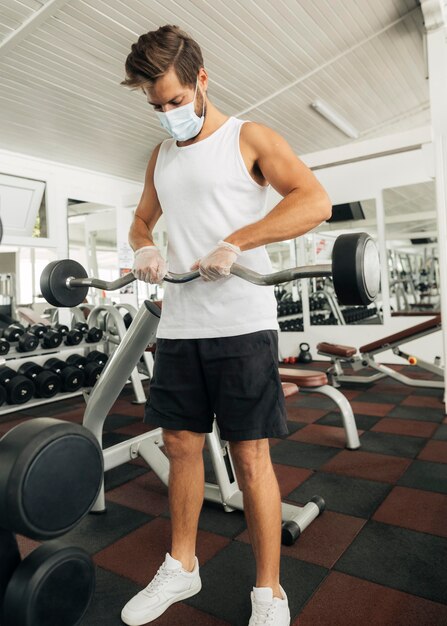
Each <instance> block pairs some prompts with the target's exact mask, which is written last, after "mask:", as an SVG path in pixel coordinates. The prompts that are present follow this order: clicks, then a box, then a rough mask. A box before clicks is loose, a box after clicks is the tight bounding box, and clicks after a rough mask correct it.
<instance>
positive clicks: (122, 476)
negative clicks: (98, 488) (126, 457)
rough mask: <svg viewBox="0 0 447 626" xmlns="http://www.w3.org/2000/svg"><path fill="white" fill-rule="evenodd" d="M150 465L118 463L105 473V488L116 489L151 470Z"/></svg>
mask: <svg viewBox="0 0 447 626" xmlns="http://www.w3.org/2000/svg"><path fill="white" fill-rule="evenodd" d="M149 471H150V470H149V467H147V468H146V467H142V466H141V465H133V464H132V463H124V465H118V467H114V468H113V469H110V470H109V471H108V472H106V473H105V480H104V485H105V490H106V491H109V489H115V487H119V486H120V485H123V484H124V483H127V482H128V481H129V480H133V479H134V478H137V477H138V476H141V475H142V474H146V473H147V472H149Z"/></svg>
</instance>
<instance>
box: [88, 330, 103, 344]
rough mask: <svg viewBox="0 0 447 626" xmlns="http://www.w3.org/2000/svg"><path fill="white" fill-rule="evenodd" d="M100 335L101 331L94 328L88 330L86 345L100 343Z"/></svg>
mask: <svg viewBox="0 0 447 626" xmlns="http://www.w3.org/2000/svg"><path fill="white" fill-rule="evenodd" d="M102 335H103V332H102V330H101V329H100V328H96V327H95V326H94V327H93V328H90V329H89V331H88V333H87V336H86V338H85V341H86V342H87V343H97V342H98V341H101V339H102Z"/></svg>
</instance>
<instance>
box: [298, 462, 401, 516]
mask: <svg viewBox="0 0 447 626" xmlns="http://www.w3.org/2000/svg"><path fill="white" fill-rule="evenodd" d="M390 490H391V486H390V485H387V484H385V483H379V482H374V481H372V480H363V479H361V478H350V477H348V476H338V475H337V474H325V473H323V472H318V473H316V474H313V475H312V476H311V477H310V478H309V479H308V480H306V482H304V483H303V484H302V485H300V486H299V487H297V488H296V489H294V490H293V491H292V492H291V493H289V495H288V497H287V499H288V500H290V501H293V502H298V503H299V504H301V505H303V504H305V503H306V502H308V501H309V500H310V499H311V498H312V497H313V496H315V495H319V496H321V497H322V498H323V500H324V501H325V503H326V509H327V510H328V511H335V512H337V513H343V514H345V515H352V516H355V517H361V518H365V519H368V518H369V517H370V516H371V515H372V514H373V513H374V511H375V510H376V509H377V507H378V506H379V505H380V504H381V502H383V500H384V499H385V498H386V496H387V494H388V493H389V492H390ZM325 514H326V513H325V512H324V513H323V515H322V516H321V517H324V515H325ZM319 519H320V518H319ZM314 524H315V522H314Z"/></svg>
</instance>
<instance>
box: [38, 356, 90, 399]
mask: <svg viewBox="0 0 447 626" xmlns="http://www.w3.org/2000/svg"><path fill="white" fill-rule="evenodd" d="M44 368H45V369H49V370H51V371H52V372H54V373H55V374H57V375H58V376H59V377H60V379H61V382H62V391H67V392H71V393H72V392H74V391H78V389H80V388H81V387H82V385H83V384H84V374H83V372H82V371H81V370H80V369H79V368H77V367H73V366H72V365H68V364H67V363H65V362H64V361H61V360H60V359H48V361H45V363H44Z"/></svg>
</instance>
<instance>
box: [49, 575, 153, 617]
mask: <svg viewBox="0 0 447 626" xmlns="http://www.w3.org/2000/svg"><path fill="white" fill-rule="evenodd" d="M140 590H141V588H140V587H139V586H138V585H137V584H136V583H134V582H132V581H131V580H129V579H128V578H124V577H122V576H118V574H114V573H112V572H109V571H108V570H105V569H103V568H102V567H97V568H96V590H95V595H94V596H93V600H92V603H91V605H90V607H89V609H88V611H87V613H86V615H85V617H84V619H83V620H82V622H81V624H82V626H100V625H102V624H104V625H105V624H107V626H123V622H122V621H121V617H120V615H121V609H122V608H123V606H124V605H125V604H126V602H128V601H129V600H130V599H131V598H132V596H134V595H135V594H136V593H138V592H139V591H140ZM54 626H56V625H54Z"/></svg>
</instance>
